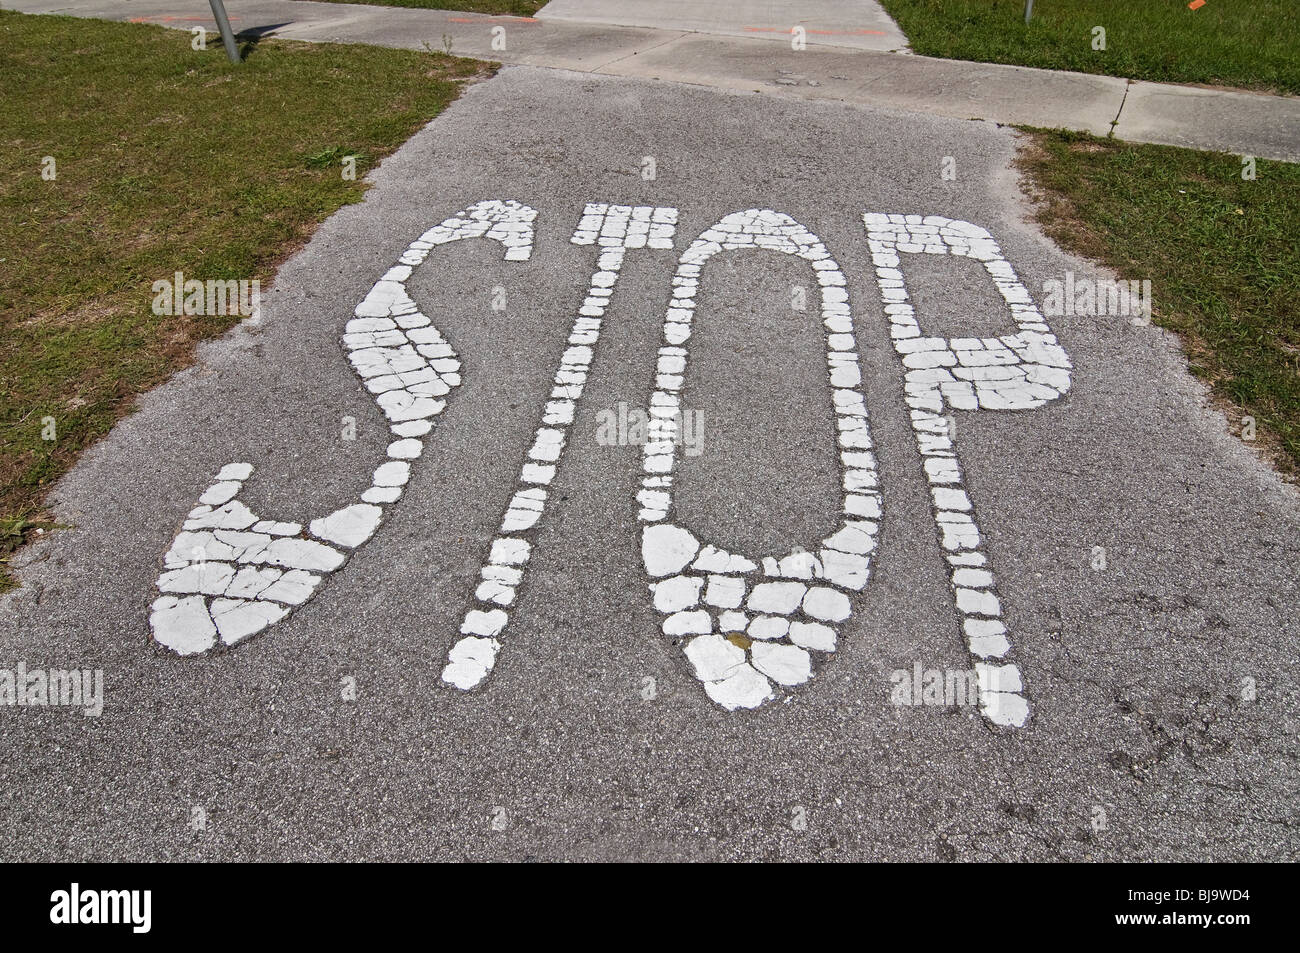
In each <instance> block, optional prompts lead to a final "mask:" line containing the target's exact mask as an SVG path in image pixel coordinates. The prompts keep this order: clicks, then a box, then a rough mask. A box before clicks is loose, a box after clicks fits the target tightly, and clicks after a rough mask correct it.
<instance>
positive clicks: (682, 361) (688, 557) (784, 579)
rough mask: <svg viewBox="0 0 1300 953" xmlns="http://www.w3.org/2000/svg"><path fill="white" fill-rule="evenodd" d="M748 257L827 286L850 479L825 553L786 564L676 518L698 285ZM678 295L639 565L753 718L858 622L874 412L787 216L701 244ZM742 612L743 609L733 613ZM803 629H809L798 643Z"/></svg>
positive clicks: (648, 466) (673, 618)
mask: <svg viewBox="0 0 1300 953" xmlns="http://www.w3.org/2000/svg"><path fill="white" fill-rule="evenodd" d="M741 249H746V250H767V251H775V252H780V253H782V254H787V255H794V256H796V257H798V258H801V259H803V260H804V261H806V262H808V264H809V265H810V267H811V268H812V270H813V273H814V275H815V277H816V280H817V284H818V286H819V288H820V294H821V300H820V314H821V320H822V324H823V326H824V328H825V332H826V342H827V354H826V359H827V371H828V374H829V376H830V383H831V388H832V395H833V408H834V411H835V419H836V430H837V439H838V443H839V449H840V464H841V467H842V473H843V476H842V482H843V506H842V514H843V515H842V517H841V522H840V526H839V528H838V529H837V530H836V531H835V533H833V534H832V535H831V536H829V537H828V538H827V539H826V540H824V541H823V542H822V544H821V546H820V548H819V549H818V550H816V551H815V552H805V551H803V550H801V549H799V548H798V547H795V548H793V549H792V551H791V552H790V554H789V555H788V556H785V557H783V558H781V559H776V558H772V557H768V558H765V559H762V560H753V559H749V558H746V557H745V556H743V555H739V554H735V553H729V552H726V551H724V550H723V549H722V548H721V547H718V546H714V545H711V544H708V543H703V542H701V541H700V540H699V539H698V538H697V537H696V536H695V535H694V534H693V533H691V532H690V531H689V530H688V529H686V528H685V527H683V526H682V525H680V523H679V522H676V521H670V520H669V517H670V516H671V515H672V507H673V468H674V464H675V458H676V450H675V444H676V442H675V441H674V439H673V438H674V437H675V428H676V426H677V424H676V419H675V416H674V413H675V411H676V410H677V408H678V407H679V406H680V394H681V391H682V388H683V382H684V380H685V375H686V373H687V365H688V363H689V341H690V336H691V324H692V320H693V318H694V314H695V309H696V303H695V297H696V293H697V291H698V288H699V281H700V275H701V272H702V271H703V269H704V266H705V265H706V264H707V263H708V261H709V259H711V258H712V257H713V256H714V255H716V254H717V253H718V252H721V251H734V250H741ZM672 288H673V291H672V294H673V298H672V300H671V301H670V302H669V305H668V309H667V312H666V314H665V316H664V325H663V341H664V343H663V345H662V346H661V347H660V349H659V355H658V361H657V366H656V370H657V371H658V374H657V377H656V390H655V393H654V395H653V397H652V398H651V401H650V408H651V416H652V420H651V421H650V424H649V432H650V440H648V441H647V442H646V444H645V445H644V448H643V457H642V469H643V471H644V476H643V477H642V480H641V489H640V491H639V492H638V493H637V501H638V502H639V503H640V505H641V509H640V519H641V520H642V522H643V523H645V524H646V525H645V526H644V527H643V529H642V533H641V555H642V558H643V561H644V563H645V568H646V572H647V573H649V575H650V576H651V577H652V578H658V577H671V578H670V580H669V581H670V582H671V584H672V585H671V587H670V588H669V589H668V591H667V595H662V593H664V589H663V587H664V585H665V583H664V582H663V581H658V582H654V583H652V584H651V589H652V592H653V593H654V604H655V608H656V609H657V610H659V612H660V613H661V614H663V615H664V616H665V618H664V620H663V623H662V630H663V632H664V634H665V635H667V636H670V637H674V638H679V639H684V640H685V641H684V651H685V653H686V657H687V659H689V660H690V662H691V665H692V669H693V671H694V673H695V676H696V677H697V678H698V679H699V680H700V681H701V682H703V683H704V689H705V692H706V693H707V694H708V696H709V697H710V698H711V699H713V700H714V701H715V702H717V703H718V704H719V705H722V706H723V707H724V708H727V709H729V710H734V709H736V708H756V707H758V706H759V705H761V704H763V703H764V702H766V701H769V700H771V699H773V698H775V697H776V694H777V693H776V690H775V688H774V686H773V683H775V684H776V685H779V686H782V687H783V688H789V687H794V686H797V685H802V684H804V683H805V682H807V681H808V680H809V679H810V678H812V676H813V666H812V654H811V653H813V652H816V653H818V654H819V655H828V654H829V653H831V652H834V651H835V648H836V630H835V629H834V628H833V626H834V625H836V624H840V623H843V622H844V621H846V620H847V619H848V618H849V616H850V613H851V603H850V601H849V597H848V593H850V592H857V591H859V590H861V589H862V588H863V587H864V586H865V585H866V583H867V577H868V574H869V570H870V560H871V553H872V552H873V551H874V550H875V546H876V532H877V526H878V523H877V522H876V521H877V520H878V519H879V518H880V513H881V509H880V497H879V493H878V487H877V480H876V461H875V457H874V456H873V455H872V452H871V451H872V443H871V431H870V428H869V426H868V423H867V410H866V402H865V400H864V399H863V396H862V393H861V392H860V390H859V389H858V388H859V387H860V384H861V373H860V371H859V370H858V355H857V351H856V350H855V346H856V345H855V337H854V333H853V316H852V313H851V312H850V309H849V299H848V293H847V291H846V290H845V280H844V275H843V272H842V271H841V270H840V267H839V265H838V264H836V262H835V260H834V259H833V258H832V257H831V255H830V253H829V252H828V251H827V250H826V246H825V245H823V244H822V242H821V241H820V240H819V239H818V238H817V236H816V235H814V234H813V233H812V232H810V231H808V229H807V228H805V227H804V226H803V225H800V224H799V223H798V222H796V221H795V220H794V219H792V218H790V217H789V216H788V215H783V214H781V213H779V212H775V211H772V210H769V209H750V210H748V211H744V212H736V213H734V214H731V215H728V216H726V217H725V218H723V219H722V220H721V221H720V222H718V223H717V224H716V225H715V226H713V227H712V228H710V229H708V230H707V231H705V232H704V233H703V234H701V235H700V237H699V238H697V239H696V240H695V241H694V242H693V243H692V244H691V246H690V247H689V248H688V249H687V250H686V251H685V253H684V254H683V255H682V256H681V259H680V260H679V262H678V266H677V272H676V275H675V276H674V278H673V282H672ZM657 409H658V410H659V411H660V413H658V414H656V413H655V411H656V410H657ZM688 585H689V587H690V588H689V589H688V588H687V587H688ZM703 585H707V589H705V590H704V592H705V596H704V602H705V605H706V607H707V608H689V609H687V610H686V611H681V610H683V609H685V608H686V605H685V603H684V601H683V595H682V594H683V593H686V594H689V595H690V596H691V598H692V599H693V598H694V597H695V594H696V593H697V592H698V591H699V589H700V587H701V586H703ZM689 605H690V606H692V607H694V606H695V605H696V602H694V601H692V602H690V604H689ZM742 607H743V609H744V611H737V610H738V609H740V608H742ZM795 626H799V627H800V628H799V629H798V630H797V632H798V638H796V637H795V634H794V633H795V631H796V630H795ZM741 632H743V633H744V636H745V638H736V639H735V641H734V642H733V641H729V640H728V639H727V638H726V637H725V636H724V635H723V633H735V634H737V635H738V634H739V633H741Z"/></svg>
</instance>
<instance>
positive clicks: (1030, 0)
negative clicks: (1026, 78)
mask: <svg viewBox="0 0 1300 953" xmlns="http://www.w3.org/2000/svg"><path fill="white" fill-rule="evenodd" d="M220 2H221V0H213V3H220ZM1033 15H1034V0H1025V25H1026V26H1028V25H1029V18H1030V17H1031V16H1033Z"/></svg>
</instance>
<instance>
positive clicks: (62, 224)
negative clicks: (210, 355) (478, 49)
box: [0, 10, 496, 591]
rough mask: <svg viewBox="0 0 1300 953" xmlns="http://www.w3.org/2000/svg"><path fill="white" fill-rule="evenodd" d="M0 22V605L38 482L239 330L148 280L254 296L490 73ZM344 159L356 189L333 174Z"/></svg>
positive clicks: (38, 501) (82, 24)
mask: <svg viewBox="0 0 1300 953" xmlns="http://www.w3.org/2000/svg"><path fill="white" fill-rule="evenodd" d="M191 39H192V37H191V35H190V34H189V33H188V32H185V31H178V30H169V29H165V28H163V27H161V26H148V25H139V24H130V23H117V22H107V21H99V20H87V19H78V18H72V17H59V16H47V15H39V16H29V15H26V14H21V13H16V12H13V11H2V10H0V86H3V87H4V88H5V90H6V92H5V108H4V109H3V110H0V591H4V590H7V589H9V588H12V587H13V585H14V584H15V580H14V578H13V576H12V575H11V574H10V573H9V570H8V562H9V558H10V556H11V554H12V553H13V551H14V550H15V549H17V548H18V547H19V546H21V545H22V543H23V542H24V540H26V539H27V538H30V536H32V535H33V534H35V533H39V532H44V531H45V530H46V529H48V528H50V527H51V526H52V525H53V524H52V523H51V521H50V516H49V514H48V513H46V512H45V511H44V501H45V498H46V495H47V493H48V491H49V489H50V488H51V486H52V485H53V484H54V483H55V481H57V480H58V478H59V477H60V476H62V475H63V474H64V473H66V472H67V471H68V470H69V469H70V468H71V467H72V465H73V464H74V463H75V462H76V459H77V457H78V456H79V454H80V453H81V452H82V451H83V450H84V449H86V448H87V447H89V446H90V445H91V444H93V443H94V442H95V441H97V440H98V439H99V438H100V437H102V436H104V435H105V434H106V433H108V431H109V430H110V429H111V428H112V426H113V425H114V424H115V423H116V422H117V421H118V420H119V419H120V418H121V417H123V416H124V415H126V414H128V413H130V412H131V410H132V409H133V407H134V405H135V399H136V398H137V397H138V396H139V395H140V394H143V393H144V392H146V391H148V390H150V389H152V388H153V387H155V386H157V385H158V384H160V383H162V382H163V381H165V380H166V379H167V378H169V377H170V376H172V375H173V374H175V373H176V372H177V371H179V370H181V369H183V368H185V367H187V366H189V365H190V364H191V363H192V362H193V359H194V349H195V346H196V345H197V343H198V342H199V341H201V340H203V339H207V338H212V337H216V336H218V335H220V334H222V333H224V332H225V331H226V330H228V329H229V328H230V327H232V326H233V325H234V324H236V323H238V322H239V321H240V320H242V317H243V316H242V315H240V314H238V313H235V314H230V313H227V314H218V315H185V314H179V315H165V314H164V315H159V314H156V313H155V308H154V307H153V305H154V299H155V291H154V289H153V283H154V282H156V281H159V280H171V279H172V277H173V275H174V274H175V273H176V272H182V273H183V274H184V276H185V279H186V280H189V279H197V280H199V281H206V280H209V279H213V280H218V281H223V280H238V281H248V282H251V281H254V280H256V281H259V282H260V283H261V285H262V286H263V287H266V286H267V285H269V283H270V280H271V279H272V278H273V276H274V275H275V271H276V268H277V267H278V266H279V264H280V263H282V262H283V261H285V260H286V259H287V258H288V257H289V256H290V255H292V254H293V252H295V251H296V250H298V249H299V248H301V247H302V246H303V245H304V244H305V243H306V242H307V240H308V238H310V236H311V233H312V232H313V231H314V230H315V228H316V227H317V226H318V225H319V224H320V223H321V222H323V221H324V220H325V219H326V218H328V217H329V216H330V215H331V214H333V212H335V211H336V210H337V209H339V208H340V207H342V206H343V205H345V204H351V203H354V202H358V201H360V200H361V198H362V196H363V195H364V193H365V191H366V189H367V185H366V184H365V182H364V181H363V178H364V176H365V175H366V173H367V172H368V171H370V170H371V169H372V168H373V167H374V166H375V165H376V164H377V163H378V161H379V160H380V159H382V158H383V157H384V156H386V155H388V154H390V153H391V152H393V151H394V150H395V149H397V147H399V146H400V145H401V144H402V143H403V142H405V141H406V140H407V139H408V138H410V136H411V135H412V134H414V133H415V132H416V131H417V130H418V129H419V128H421V127H422V126H423V125H424V124H425V123H427V122H428V121H429V120H431V119H433V118H434V117H435V116H437V115H438V114H439V113H440V112H441V111H442V110H443V109H444V108H445V107H446V106H447V105H448V104H450V103H451V102H452V101H453V100H455V99H456V98H457V96H458V95H459V92H460V88H461V85H462V84H463V83H465V82H469V81H473V80H476V79H478V78H481V77H483V76H485V75H490V74H491V73H492V72H493V71H494V70H495V67H496V64H490V63H485V62H482V61H478V60H471V59H463V58H459V57H451V56H446V55H445V54H443V53H441V52H435V53H423V52H412V51H405V50H393V49H384V48H381V47H372V46H360V45H343V44H309V43H294V42H289V41H279V40H267V41H263V42H260V43H257V42H254V43H250V44H246V45H245V47H244V49H245V53H246V57H245V61H244V62H243V63H241V64H238V65H232V64H230V63H229V62H228V60H227V59H226V55H225V52H224V50H223V49H222V45H221V43H220V40H219V39H218V38H217V37H215V36H214V35H211V34H210V35H209V37H208V43H207V49H206V50H203V51H196V50H193V49H192V48H191ZM349 155H350V156H355V175H354V178H352V179H348V178H346V177H345V174H344V165H343V161H342V160H344V159H345V158H346V157H347V156H349Z"/></svg>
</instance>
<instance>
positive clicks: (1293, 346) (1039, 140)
mask: <svg viewBox="0 0 1300 953" xmlns="http://www.w3.org/2000/svg"><path fill="white" fill-rule="evenodd" d="M1211 2H1213V0H1211ZM1202 9H1205V8H1202ZM1032 135H1033V139H1034V145H1033V146H1032V147H1031V148H1029V149H1028V150H1026V151H1024V152H1023V153H1022V157H1021V166H1022V168H1023V169H1024V171H1026V172H1027V173H1028V174H1029V176H1030V179H1031V181H1032V182H1033V183H1034V184H1035V185H1036V186H1037V187H1038V188H1039V189H1040V190H1041V192H1042V196H1041V198H1042V199H1043V203H1042V204H1041V205H1040V208H1039V221H1040V223H1041V224H1042V225H1043V227H1044V229H1045V230H1046V231H1047V233H1048V234H1049V235H1051V236H1052V238H1053V239H1054V240H1055V241H1056V242H1057V243H1058V244H1060V245H1061V246H1062V247H1065V248H1068V249H1070V250H1071V251H1074V252H1078V253H1080V254H1082V255H1086V256H1088V257H1090V258H1094V259H1097V260H1098V261H1101V262H1103V263H1105V264H1107V265H1109V266H1111V267H1112V268H1114V270H1116V271H1117V272H1119V273H1120V275H1121V276H1122V277H1125V278H1139V279H1140V278H1150V279H1151V284H1152V297H1153V299H1154V301H1153V311H1154V316H1153V317H1154V320H1155V323H1157V324H1159V325H1161V326H1163V327H1166V328H1169V329H1171V330H1173V331H1175V332H1177V333H1178V335H1179V336H1180V337H1181V338H1182V341H1183V345H1184V348H1185V350H1186V352H1187V356H1188V360H1189V362H1190V364H1191V369H1192V371H1193V373H1195V374H1197V375H1198V376H1200V377H1202V378H1204V379H1205V380H1206V381H1207V382H1208V383H1209V384H1210V386H1211V387H1212V388H1213V391H1214V394H1215V395H1216V397H1217V398H1219V399H1220V401H1222V402H1223V404H1224V409H1225V412H1227V414H1228V416H1229V425H1230V428H1231V429H1232V430H1233V431H1234V432H1235V433H1238V434H1242V433H1243V426H1242V417H1243V416H1244V415H1249V416H1251V417H1254V418H1255V420H1256V427H1257V436H1256V439H1255V441H1254V443H1253V444H1252V445H1254V446H1258V447H1260V448H1261V449H1263V450H1264V451H1265V452H1266V453H1267V454H1268V455H1269V456H1270V457H1271V458H1272V459H1273V461H1274V462H1275V463H1276V464H1277V465H1278V467H1279V469H1280V470H1281V471H1282V472H1283V473H1285V474H1287V475H1289V476H1290V477H1292V478H1293V479H1294V478H1295V477H1296V476H1297V475H1300V254H1298V253H1297V251H1296V223H1297V222H1300V166H1296V165H1291V164H1288V163H1284V162H1267V161H1264V160H1259V161H1258V164H1257V167H1256V176H1257V177H1256V179H1255V180H1254V181H1245V180H1243V179H1242V160H1241V158H1240V157H1239V156H1232V155H1222V154H1218V153H1206V152H1194V151H1192V150H1188V149H1176V148H1172V147H1169V146H1142V145H1130V144H1127V143H1122V142H1117V141H1115V140H1112V139H1098V138H1094V137H1092V136H1088V135H1086V134H1082V133H1064V132H1043V131H1034V132H1033V133H1032ZM1243 435H1244V436H1245V434H1243Z"/></svg>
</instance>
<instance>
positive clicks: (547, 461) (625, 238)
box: [442, 203, 693, 690]
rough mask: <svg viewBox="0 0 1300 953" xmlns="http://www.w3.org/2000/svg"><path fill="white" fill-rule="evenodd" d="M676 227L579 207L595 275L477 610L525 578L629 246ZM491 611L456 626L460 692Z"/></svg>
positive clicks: (480, 668)
mask: <svg viewBox="0 0 1300 953" xmlns="http://www.w3.org/2000/svg"><path fill="white" fill-rule="evenodd" d="M676 229H677V210H676V209H674V208H656V207H653V206H631V205H607V204H600V203H589V204H588V205H587V206H586V208H585V209H584V210H583V213H582V218H581V220H580V221H579V222H578V227H577V229H576V230H575V231H574V233H573V237H572V238H571V239H570V241H571V242H572V243H573V244H575V245H597V246H599V248H600V254H599V256H598V257H597V259H596V270H595V272H594V273H593V274H592V276H591V281H590V283H589V285H588V288H587V295H586V297H585V299H584V300H583V302H582V304H581V306H579V308H578V313H577V314H576V315H575V316H574V319H573V326H572V328H571V329H570V332H569V339H568V347H567V348H566V350H565V351H564V354H563V356H562V357H561V358H560V367H559V369H558V370H557V371H556V373H555V381H554V385H553V386H552V388H551V396H550V399H549V400H548V401H547V403H546V407H545V409H544V410H543V412H542V419H541V422H540V424H539V426H538V428H537V432H536V434H535V436H534V438H533V445H532V447H531V448H530V449H529V451H528V457H527V460H526V461H525V462H524V464H523V467H522V468H521V470H520V474H519V482H520V484H521V487H520V489H519V490H518V492H516V494H515V495H514V497H513V498H512V499H511V501H510V505H509V508H508V509H507V510H506V513H505V515H504V516H503V517H502V520H501V528H500V530H499V531H498V536H497V538H496V539H495V540H494V541H493V543H492V550H491V552H490V554H489V555H488V560H487V562H486V563H485V564H484V565H483V568H482V569H481V570H480V571H479V577H480V580H481V581H480V582H479V584H478V587H477V588H476V589H475V590H474V598H475V599H476V600H477V601H478V603H479V605H481V606H486V605H492V606H507V605H510V604H512V603H513V602H514V598H515V587H516V586H518V585H519V583H520V581H521V580H522V578H523V572H524V570H525V569H526V568H527V562H528V556H529V554H530V553H531V546H530V544H529V543H528V542H527V540H525V539H522V538H520V536H519V534H521V533H525V532H527V531H529V530H531V529H533V528H534V527H535V526H536V525H537V524H538V522H539V521H540V520H541V518H542V515H543V513H544V512H545V507H546V500H547V494H548V491H547V490H546V489H545V488H546V487H547V486H548V485H549V484H550V482H551V480H552V479H554V477H555V469H556V463H557V461H558V460H559V459H560V455H561V454H562V453H563V452H564V447H565V441H566V437H567V433H568V428H569V425H570V424H572V423H573V417H574V409H575V408H576V406H577V402H578V400H579V399H580V398H581V397H582V391H583V388H584V387H585V386H586V383H587V374H588V373H589V371H590V369H591V362H592V360H593V358H594V356H595V349H596V344H597V342H598V341H599V340H600V329H601V325H602V323H603V320H604V315H605V311H606V309H607V308H608V307H609V303H610V300H611V296H612V295H613V292H614V286H615V285H616V284H617V282H618V277H619V274H620V273H621V270H622V268H623V260H624V258H625V256H626V254H627V251H628V249H632V248H653V249H671V248H672V247H673V235H674V234H675V232H676ZM505 567H519V568H518V569H517V570H515V572H514V574H513V576H512V577H511V578H509V579H507V578H504V577H502V575H501V574H500V571H501V570H502V569H503V568H505ZM681 597H682V594H680V593H678V594H673V593H670V592H669V591H668V590H665V592H664V595H663V597H662V598H663V600H665V601H667V602H675V601H678V600H680V598H681ZM692 604H693V603H692ZM491 613H493V618H494V619H495V620H497V621H498V622H499V624H497V625H495V628H494V629H493V631H491V632H488V633H485V632H483V631H482V628H483V621H482V620H483V617H484V613H483V610H482V609H480V608H472V609H470V610H469V612H468V613H466V615H465V619H464V621H463V622H462V623H461V627H460V631H461V635H462V636H463V637H462V638H461V640H460V641H459V642H457V643H456V644H455V645H454V646H453V647H452V649H451V652H450V653H449V655H448V659H447V664H446V666H445V667H444V669H443V672H442V680H443V681H444V682H446V683H447V684H449V685H454V686H455V687H457V688H460V689H463V690H468V689H471V688H475V687H477V686H478V685H480V684H482V682H483V680H484V679H486V678H487V677H488V674H489V673H490V672H491V671H492V668H493V666H494V665H495V664H496V654H497V652H498V651H499V650H500V648H501V642H500V641H499V640H498V639H497V638H495V637H496V636H498V635H500V634H501V633H502V631H503V630H504V628H505V626H506V624H507V622H508V615H507V613H506V612H505V611H504V610H503V609H500V608H493V609H492V610H491ZM485 634H487V635H491V636H493V638H492V639H491V640H490V641H487V642H484V641H483V640H482V639H481V638H480V636H482V635H485ZM471 648H472V650H473V651H472V652H471V651H470V649H471Z"/></svg>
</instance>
